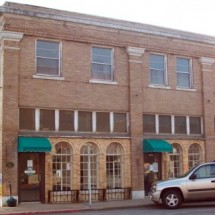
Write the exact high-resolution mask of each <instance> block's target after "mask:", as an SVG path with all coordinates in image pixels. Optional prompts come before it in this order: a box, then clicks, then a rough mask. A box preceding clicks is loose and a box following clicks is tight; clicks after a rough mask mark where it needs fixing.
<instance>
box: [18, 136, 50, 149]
mask: <svg viewBox="0 0 215 215" xmlns="http://www.w3.org/2000/svg"><path fill="white" fill-rule="evenodd" d="M51 148H52V146H51V143H50V142H49V140H48V138H45V137H19V139H18V152H50V151H51Z"/></svg>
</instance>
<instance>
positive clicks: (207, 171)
mask: <svg viewBox="0 0 215 215" xmlns="http://www.w3.org/2000/svg"><path fill="white" fill-rule="evenodd" d="M194 174H195V175H196V178H197V179H200V178H212V177H215V165H212V164H210V165H205V166H201V167H199V168H198V169H197V170H196V171H195V172H194Z"/></svg>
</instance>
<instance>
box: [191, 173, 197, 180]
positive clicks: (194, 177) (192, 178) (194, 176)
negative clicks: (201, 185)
mask: <svg viewBox="0 0 215 215" xmlns="http://www.w3.org/2000/svg"><path fill="white" fill-rule="evenodd" d="M189 179H190V180H194V179H197V176H196V174H195V173H193V174H192V175H191V176H190V178H189Z"/></svg>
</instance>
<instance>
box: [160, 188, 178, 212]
mask: <svg viewBox="0 0 215 215" xmlns="http://www.w3.org/2000/svg"><path fill="white" fill-rule="evenodd" d="M162 204H163V205H164V206H165V207H166V208H169V209H176V208H179V207H180V206H181V204H182V196H181V193H180V192H179V191H177V190H167V191H166V192H165V193H164V194H163V197H162Z"/></svg>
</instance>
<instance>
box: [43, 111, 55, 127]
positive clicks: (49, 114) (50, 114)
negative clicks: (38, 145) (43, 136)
mask: <svg viewBox="0 0 215 215" xmlns="http://www.w3.org/2000/svg"><path fill="white" fill-rule="evenodd" d="M40 130H42V131H54V130H55V111H54V110H44V109H41V110H40Z"/></svg>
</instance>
